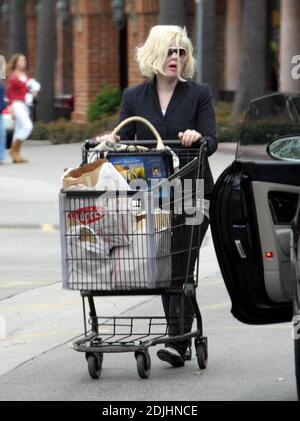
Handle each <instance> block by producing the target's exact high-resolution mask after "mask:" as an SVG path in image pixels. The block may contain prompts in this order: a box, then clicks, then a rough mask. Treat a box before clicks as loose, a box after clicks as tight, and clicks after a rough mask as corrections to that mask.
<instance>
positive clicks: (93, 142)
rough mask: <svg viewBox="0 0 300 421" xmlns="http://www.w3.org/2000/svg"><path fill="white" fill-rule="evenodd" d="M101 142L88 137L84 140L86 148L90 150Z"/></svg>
mask: <svg viewBox="0 0 300 421" xmlns="http://www.w3.org/2000/svg"><path fill="white" fill-rule="evenodd" d="M98 144H99V142H98V141H97V140H96V139H86V141H85V142H84V149H85V150H86V151H88V150H89V149H93V148H95V147H96V146H97V145H98Z"/></svg>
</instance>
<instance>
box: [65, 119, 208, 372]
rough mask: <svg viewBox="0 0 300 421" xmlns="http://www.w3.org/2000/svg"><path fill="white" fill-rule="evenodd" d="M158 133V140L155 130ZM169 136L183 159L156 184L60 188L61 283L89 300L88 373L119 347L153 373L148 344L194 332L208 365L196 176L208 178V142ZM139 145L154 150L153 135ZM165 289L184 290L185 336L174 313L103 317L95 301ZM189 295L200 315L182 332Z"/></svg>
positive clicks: (88, 149)
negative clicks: (174, 327) (174, 324)
mask: <svg viewBox="0 0 300 421" xmlns="http://www.w3.org/2000/svg"><path fill="white" fill-rule="evenodd" d="M123 124H126V121H125V123H124V122H123ZM150 126H151V125H150ZM117 129H118V130H119V127H118V128H117ZM153 132H154V133H155V136H156V137H157V140H159V139H160V138H159V135H158V133H157V132H155V129H154V130H153ZM121 143H122V144H124V145H127V146H130V145H133V144H135V143H134V141H128V142H121ZM164 143H165V146H169V147H171V148H172V150H173V151H174V152H175V153H176V155H177V157H178V158H179V162H180V165H179V168H177V170H175V172H173V174H171V175H169V177H167V179H164V180H159V182H158V183H156V184H155V186H154V187H151V188H148V189H145V190H139V191H138V190H129V191H126V192H122V191H116V192H107V191H93V190H88V191H86V190H74V189H72V190H70V191H68V190H67V191H64V190H62V191H61V192H60V231H61V251H62V272H63V284H64V287H65V288H68V289H72V290H79V291H80V293H81V297H82V304H83V317H84V335H83V337H81V338H80V339H78V340H76V341H75V342H74V343H73V349H74V350H76V351H79V352H83V353H85V357H86V360H87V362H88V371H89V374H90V376H91V377H92V378H94V379H97V378H99V377H100V375H101V371H102V363H103V355H104V354H105V353H118V352H133V353H134V355H135V358H136V362H137V370H138V374H139V376H140V377H141V378H148V377H149V375H150V372H151V360H150V356H149V351H148V349H149V347H151V346H155V345H159V344H168V343H171V342H173V341H176V342H178V341H190V342H191V340H192V338H194V343H195V349H196V357H197V362H198V366H199V368H200V369H205V368H206V365H207V359H208V350H207V338H206V337H204V336H203V328H202V318H201V313H200V310H199V307H198V304H197V301H196V288H197V286H198V271H199V270H198V269H199V248H200V247H199V241H200V234H199V233H200V224H201V221H202V220H203V212H202V200H201V198H202V193H203V191H202V190H201V188H200V187H201V183H199V182H196V180H201V179H202V178H203V177H202V175H203V174H202V173H203V162H204V154H205V149H206V143H205V141H204V142H202V143H201V144H200V145H198V147H196V148H184V147H182V145H181V143H180V142H179V141H164ZM138 144H139V145H143V146H145V147H147V148H149V149H150V148H152V147H154V146H155V142H154V141H143V142H140V141H139V142H138ZM94 146H95V143H94V142H93V141H86V143H85V145H84V147H83V158H84V162H87V161H88V159H89V157H90V156H91V155H92V154H93V156H94V157H95V154H96V155H97V154H98V152H97V151H96V150H95V148H94ZM100 154H102V153H101V152H99V155H100ZM187 180H193V181H187ZM193 253H196V254H197V261H196V265H195V266H196V268H195V271H193V267H190V266H191V264H190V262H191V260H193V259H192V255H193ZM179 258H181V259H183V261H184V262H185V265H184V266H186V267H184V271H183V273H184V276H183V274H182V273H181V274H180V276H179V278H180V279H178V276H177V275H178V274H177V273H175V272H174V270H172V268H173V267H174V262H175V261H176V260H177V259H179ZM194 260H195V259H194ZM182 277H184V282H183V280H182ZM166 293H167V294H178V295H179V296H180V303H181V312H180V316H179V318H178V320H177V321H178V323H180V335H177V336H175V337H174V336H172V337H171V336H169V335H168V333H169V326H170V322H171V318H170V317H169V318H167V320H166V318H165V317H162V316H160V317H159V316H149V315H147V316H138V317H136V316H132V317H130V316H124V317H122V316H119V317H115V316H111V315H110V316H104V315H101V316H99V315H98V314H97V310H96V305H95V300H94V298H95V297H97V296H120V295H161V294H166ZM186 295H188V296H189V297H190V299H191V301H192V304H193V310H194V321H195V322H196V327H195V329H194V330H192V331H191V332H189V333H185V332H184V317H185V316H184V300H185V296H186ZM87 303H88V306H89V311H88V314H87V308H86V307H87Z"/></svg>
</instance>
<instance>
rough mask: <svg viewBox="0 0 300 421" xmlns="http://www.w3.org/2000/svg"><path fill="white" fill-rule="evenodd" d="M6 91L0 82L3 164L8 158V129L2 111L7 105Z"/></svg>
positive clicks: (0, 150) (1, 156)
mask: <svg viewBox="0 0 300 421" xmlns="http://www.w3.org/2000/svg"><path fill="white" fill-rule="evenodd" d="M4 93H5V88H4V86H3V85H2V84H1V82H0V164H3V163H4V162H5V158H6V156H5V155H6V130H5V127H4V122H3V115H2V111H3V110H4V108H5V107H6V102H5V100H4Z"/></svg>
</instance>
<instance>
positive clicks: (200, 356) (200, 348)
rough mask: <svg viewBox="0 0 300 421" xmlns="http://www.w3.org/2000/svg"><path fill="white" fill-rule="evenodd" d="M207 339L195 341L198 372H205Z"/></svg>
mask: <svg viewBox="0 0 300 421" xmlns="http://www.w3.org/2000/svg"><path fill="white" fill-rule="evenodd" d="M207 345H208V344H207V338H206V337H203V338H196V339H195V348H196V356H197V361H198V366H199V368H200V370H205V369H206V367H207V360H208V347H207Z"/></svg>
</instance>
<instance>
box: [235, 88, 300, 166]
mask: <svg viewBox="0 0 300 421" xmlns="http://www.w3.org/2000/svg"><path fill="white" fill-rule="evenodd" d="M288 135H290V136H292V135H298V136H299V135H300V93H296V94H281V93H276V94H271V95H268V96H265V97H262V98H258V99H256V100H254V101H252V102H251V104H250V106H249V108H248V111H247V113H246V116H245V119H244V122H243V124H242V130H241V133H240V141H239V144H238V147H237V153H236V159H238V160H243V161H245V160H246V161H248V160H272V158H271V157H270V155H269V154H268V153H267V145H268V144H269V143H270V142H271V141H273V140H274V139H277V138H280V137H283V136H288Z"/></svg>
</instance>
